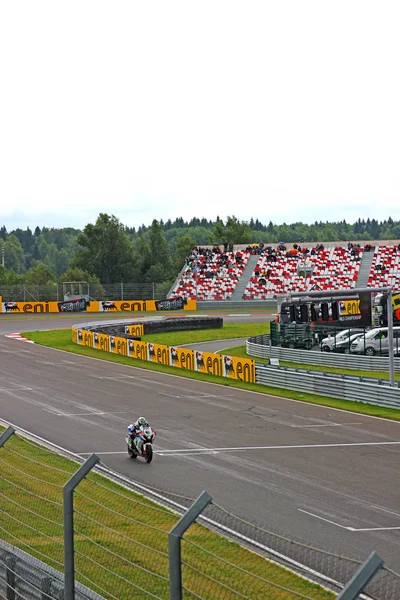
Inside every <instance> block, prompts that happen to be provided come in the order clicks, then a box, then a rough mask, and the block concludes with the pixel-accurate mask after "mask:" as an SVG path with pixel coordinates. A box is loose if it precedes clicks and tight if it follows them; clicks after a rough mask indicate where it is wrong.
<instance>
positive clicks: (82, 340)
mask: <svg viewBox="0 0 400 600" xmlns="http://www.w3.org/2000/svg"><path fill="white" fill-rule="evenodd" d="M77 332H78V344H79V345H80V346H87V347H88V348H93V347H94V333H93V331H86V329H78V330H77Z"/></svg>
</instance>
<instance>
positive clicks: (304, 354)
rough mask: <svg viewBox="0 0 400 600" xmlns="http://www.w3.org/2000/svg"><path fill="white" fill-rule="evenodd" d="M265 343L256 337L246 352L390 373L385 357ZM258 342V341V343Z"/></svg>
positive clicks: (398, 367)
mask: <svg viewBox="0 0 400 600" xmlns="http://www.w3.org/2000/svg"><path fill="white" fill-rule="evenodd" d="M261 337H262V338H265V341H264V343H263V342H262V341H261V340H260V339H257V338H255V337H253V338H249V339H248V340H247V342H246V350H247V353H248V354H249V355H250V356H257V357H258V358H278V359H280V360H286V361H287V362H294V363H300V364H305V365H321V366H323V367H339V368H342V369H353V370H356V371H357V370H362V371H388V370H389V358H388V357H385V356H363V355H359V354H337V353H335V352H321V351H320V350H297V349H292V348H281V347H280V346H270V344H269V340H267V339H266V338H267V336H258V338H261ZM256 340H257V341H256ZM394 368H395V371H400V358H395V359H394Z"/></svg>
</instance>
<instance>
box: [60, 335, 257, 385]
mask: <svg viewBox="0 0 400 600" xmlns="http://www.w3.org/2000/svg"><path fill="white" fill-rule="evenodd" d="M103 329H104V328H103ZM72 341H73V342H74V343H75V344H78V345H81V346H87V347H88V348H94V349H96V350H102V351H104V352H111V353H113V354H119V355H120V356H127V357H129V358H135V359H139V360H146V361H149V362H152V363H156V364H162V365H166V366H170V367H176V368H178V369H183V370H188V371H197V372H198V373H206V374H208V375H217V376H219V377H226V378H228V379H235V380H238V381H246V382H249V383H254V382H255V381H256V374H255V363H254V360H252V359H245V358H237V357H235V356H225V355H221V354H214V353H212V352H201V351H196V350H190V349H188V348H178V347H174V346H165V345H163V344H154V343H152V342H142V341H139V340H134V339H128V338H125V337H119V336H114V335H109V334H107V333H100V332H97V331H91V330H87V329H79V328H77V327H73V328H72Z"/></svg>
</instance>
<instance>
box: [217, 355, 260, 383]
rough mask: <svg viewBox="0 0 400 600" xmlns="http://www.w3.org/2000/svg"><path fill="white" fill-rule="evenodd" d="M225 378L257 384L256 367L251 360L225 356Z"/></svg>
mask: <svg viewBox="0 0 400 600" xmlns="http://www.w3.org/2000/svg"><path fill="white" fill-rule="evenodd" d="M223 358H224V376H225V377H228V378H229V379H236V380H237V381H247V383H255V381H256V366H255V363H254V360H252V359H250V358H238V357H237V356H224V357H223Z"/></svg>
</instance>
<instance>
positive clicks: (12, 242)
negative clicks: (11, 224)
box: [4, 233, 25, 273]
mask: <svg viewBox="0 0 400 600" xmlns="http://www.w3.org/2000/svg"><path fill="white" fill-rule="evenodd" d="M4 266H5V267H6V268H7V269H13V270H14V271H15V272H16V273H24V271H25V256H24V251H23V248H22V246H21V242H20V241H19V239H18V238H17V236H16V235H14V234H12V233H11V234H10V235H8V236H7V240H6V241H5V242H4Z"/></svg>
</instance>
